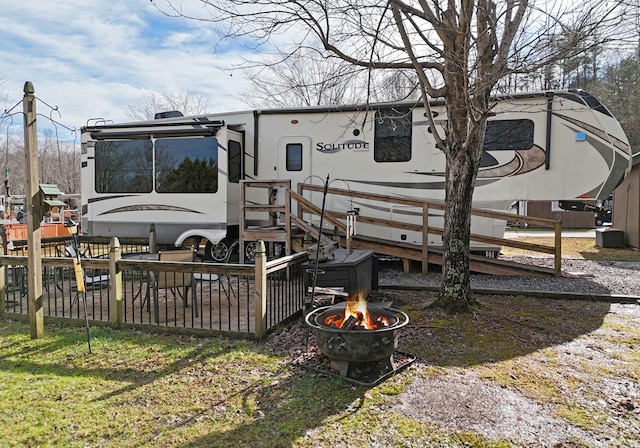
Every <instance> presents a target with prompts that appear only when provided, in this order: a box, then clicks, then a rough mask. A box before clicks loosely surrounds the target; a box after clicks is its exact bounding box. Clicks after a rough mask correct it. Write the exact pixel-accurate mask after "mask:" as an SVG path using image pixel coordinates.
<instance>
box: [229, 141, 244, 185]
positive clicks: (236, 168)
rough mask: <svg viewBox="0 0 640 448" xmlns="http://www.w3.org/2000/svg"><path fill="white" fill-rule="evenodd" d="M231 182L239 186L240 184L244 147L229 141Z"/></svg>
mask: <svg viewBox="0 0 640 448" xmlns="http://www.w3.org/2000/svg"><path fill="white" fill-rule="evenodd" d="M228 151H229V153H228V154H229V182H231V183H233V184H237V183H239V182H240V173H241V172H242V163H241V162H242V146H241V145H240V143H239V142H236V141H234V140H229V145H228Z"/></svg>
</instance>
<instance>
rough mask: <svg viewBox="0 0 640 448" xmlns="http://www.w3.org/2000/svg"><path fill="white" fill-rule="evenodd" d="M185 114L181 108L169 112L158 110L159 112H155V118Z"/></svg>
mask: <svg viewBox="0 0 640 448" xmlns="http://www.w3.org/2000/svg"><path fill="white" fill-rule="evenodd" d="M183 116H184V115H182V112H180V111H179V110H169V111H167V112H158V113H157V114H155V116H154V118H155V119H156V120H158V119H160V118H175V117H183Z"/></svg>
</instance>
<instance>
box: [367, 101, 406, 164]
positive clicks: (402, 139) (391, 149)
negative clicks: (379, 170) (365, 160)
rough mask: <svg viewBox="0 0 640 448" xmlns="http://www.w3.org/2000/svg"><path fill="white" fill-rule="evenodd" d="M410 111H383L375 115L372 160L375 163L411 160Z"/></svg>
mask: <svg viewBox="0 0 640 448" xmlns="http://www.w3.org/2000/svg"><path fill="white" fill-rule="evenodd" d="M412 128H413V126H412V123H411V109H384V110H379V111H378V112H377V113H376V128H375V137H374V138H375V141H374V149H373V158H374V160H375V161H376V162H408V161H409V160H411V132H412Z"/></svg>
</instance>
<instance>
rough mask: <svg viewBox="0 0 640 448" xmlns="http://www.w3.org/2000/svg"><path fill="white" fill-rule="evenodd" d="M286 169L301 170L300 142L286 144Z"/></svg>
mask: <svg viewBox="0 0 640 448" xmlns="http://www.w3.org/2000/svg"><path fill="white" fill-rule="evenodd" d="M286 151H287V154H286V156H287V162H286V164H287V171H302V144H301V143H288V144H287V148H286Z"/></svg>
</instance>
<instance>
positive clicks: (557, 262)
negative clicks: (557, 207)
mask: <svg viewBox="0 0 640 448" xmlns="http://www.w3.org/2000/svg"><path fill="white" fill-rule="evenodd" d="M554 227H555V229H554V230H555V246H556V253H555V258H554V271H555V275H556V277H562V225H561V224H560V223H559V222H557V223H556V224H555V226H554Z"/></svg>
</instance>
